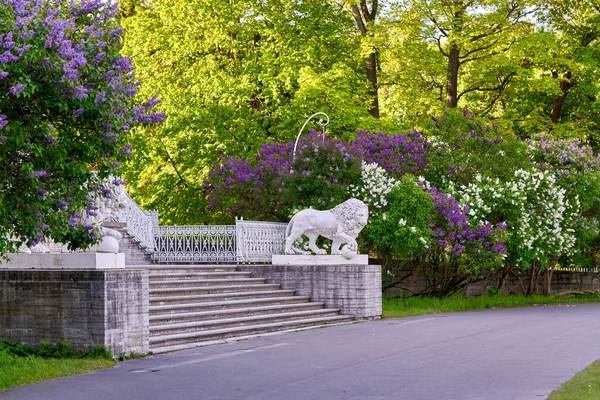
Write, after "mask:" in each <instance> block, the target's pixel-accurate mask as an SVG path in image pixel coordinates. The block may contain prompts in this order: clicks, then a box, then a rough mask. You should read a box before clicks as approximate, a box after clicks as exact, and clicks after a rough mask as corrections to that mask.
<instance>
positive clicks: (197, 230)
mask: <svg viewBox="0 0 600 400" xmlns="http://www.w3.org/2000/svg"><path fill="white" fill-rule="evenodd" d="M236 243H237V240H236V227H235V225H195V226H159V227H158V229H157V231H156V238H155V248H154V256H153V258H154V261H155V262H158V263H173V262H184V263H188V262H231V263H235V262H236V254H237V252H236Z"/></svg>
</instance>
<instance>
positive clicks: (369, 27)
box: [347, 0, 380, 118]
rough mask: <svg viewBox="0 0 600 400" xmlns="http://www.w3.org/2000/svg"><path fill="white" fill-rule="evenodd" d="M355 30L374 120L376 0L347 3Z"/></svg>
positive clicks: (376, 96) (376, 103)
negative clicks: (356, 30)
mask: <svg viewBox="0 0 600 400" xmlns="http://www.w3.org/2000/svg"><path fill="white" fill-rule="evenodd" d="M347 7H348V8H349V9H350V13H351V14H352V18H354V22H355V24H356V28H357V29H358V32H359V33H360V35H361V37H362V39H363V40H362V47H363V52H362V53H364V57H365V58H366V60H365V69H366V75H367V82H368V84H369V95H370V96H371V105H370V107H369V112H370V113H371V115H372V116H373V117H374V118H379V93H378V92H379V83H378V78H377V76H378V74H379V69H380V67H379V50H378V47H379V46H378V45H377V44H376V43H377V42H376V40H375V37H376V34H375V33H376V32H377V26H376V23H377V17H378V14H379V1H378V0H370V1H367V0H359V1H350V2H348V3H347Z"/></svg>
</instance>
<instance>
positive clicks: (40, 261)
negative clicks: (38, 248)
mask: <svg viewBox="0 0 600 400" xmlns="http://www.w3.org/2000/svg"><path fill="white" fill-rule="evenodd" d="M8 258H9V259H10V261H8V262H7V261H5V260H0V269H4V268H10V269H75V270H79V269H102V270H104V269H112V268H125V255H124V254H122V253H119V254H115V253H60V254H53V253H33V254H26V253H19V254H8Z"/></svg>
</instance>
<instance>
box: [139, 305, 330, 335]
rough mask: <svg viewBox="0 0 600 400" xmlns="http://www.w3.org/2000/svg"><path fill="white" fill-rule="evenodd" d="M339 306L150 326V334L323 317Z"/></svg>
mask: <svg viewBox="0 0 600 400" xmlns="http://www.w3.org/2000/svg"><path fill="white" fill-rule="evenodd" d="M339 312H340V310H339V309H337V308H322V309H320V310H308V311H293V312H286V313H280V314H269V315H255V316H250V317H249V316H245V317H235V318H223V319H215V320H208V321H193V322H178V323H167V324H160V325H154V324H153V325H151V326H150V336H151V337H152V336H165V335H177V334H180V333H193V332H201V331H209V330H218V329H226V328H232V327H236V326H247V327H250V326H252V325H263V324H271V323H280V322H285V321H292V320H294V321H298V320H302V319H311V318H313V319H314V318H322V317H328V316H335V315H339Z"/></svg>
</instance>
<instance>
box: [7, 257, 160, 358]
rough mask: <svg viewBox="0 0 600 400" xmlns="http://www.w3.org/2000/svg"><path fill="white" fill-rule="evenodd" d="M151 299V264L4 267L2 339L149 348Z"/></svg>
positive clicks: (140, 350)
mask: <svg viewBox="0 0 600 400" xmlns="http://www.w3.org/2000/svg"><path fill="white" fill-rule="evenodd" d="M45 256H46V257H48V256H49V255H48V254H46V255H45ZM148 298H149V288H148V270H147V269H135V268H131V269H130V268H128V269H106V270H84V269H82V268H80V269H70V270H67V269H61V270H35V269H11V270H9V269H6V268H4V269H0V338H7V339H9V340H11V341H14V342H19V343H25V344H30V345H34V346H37V345H39V344H40V341H41V340H48V341H50V342H52V343H56V342H58V341H59V340H61V339H62V340H66V341H68V342H69V343H71V345H72V346H73V348H74V349H76V350H89V349H91V348H93V347H94V346H97V345H102V346H105V347H107V348H108V349H109V350H110V351H111V352H112V354H113V355H114V356H119V355H121V354H123V353H131V352H135V353H147V352H148V350H149V317H148V315H149V314H148V313H149V300H148Z"/></svg>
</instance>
